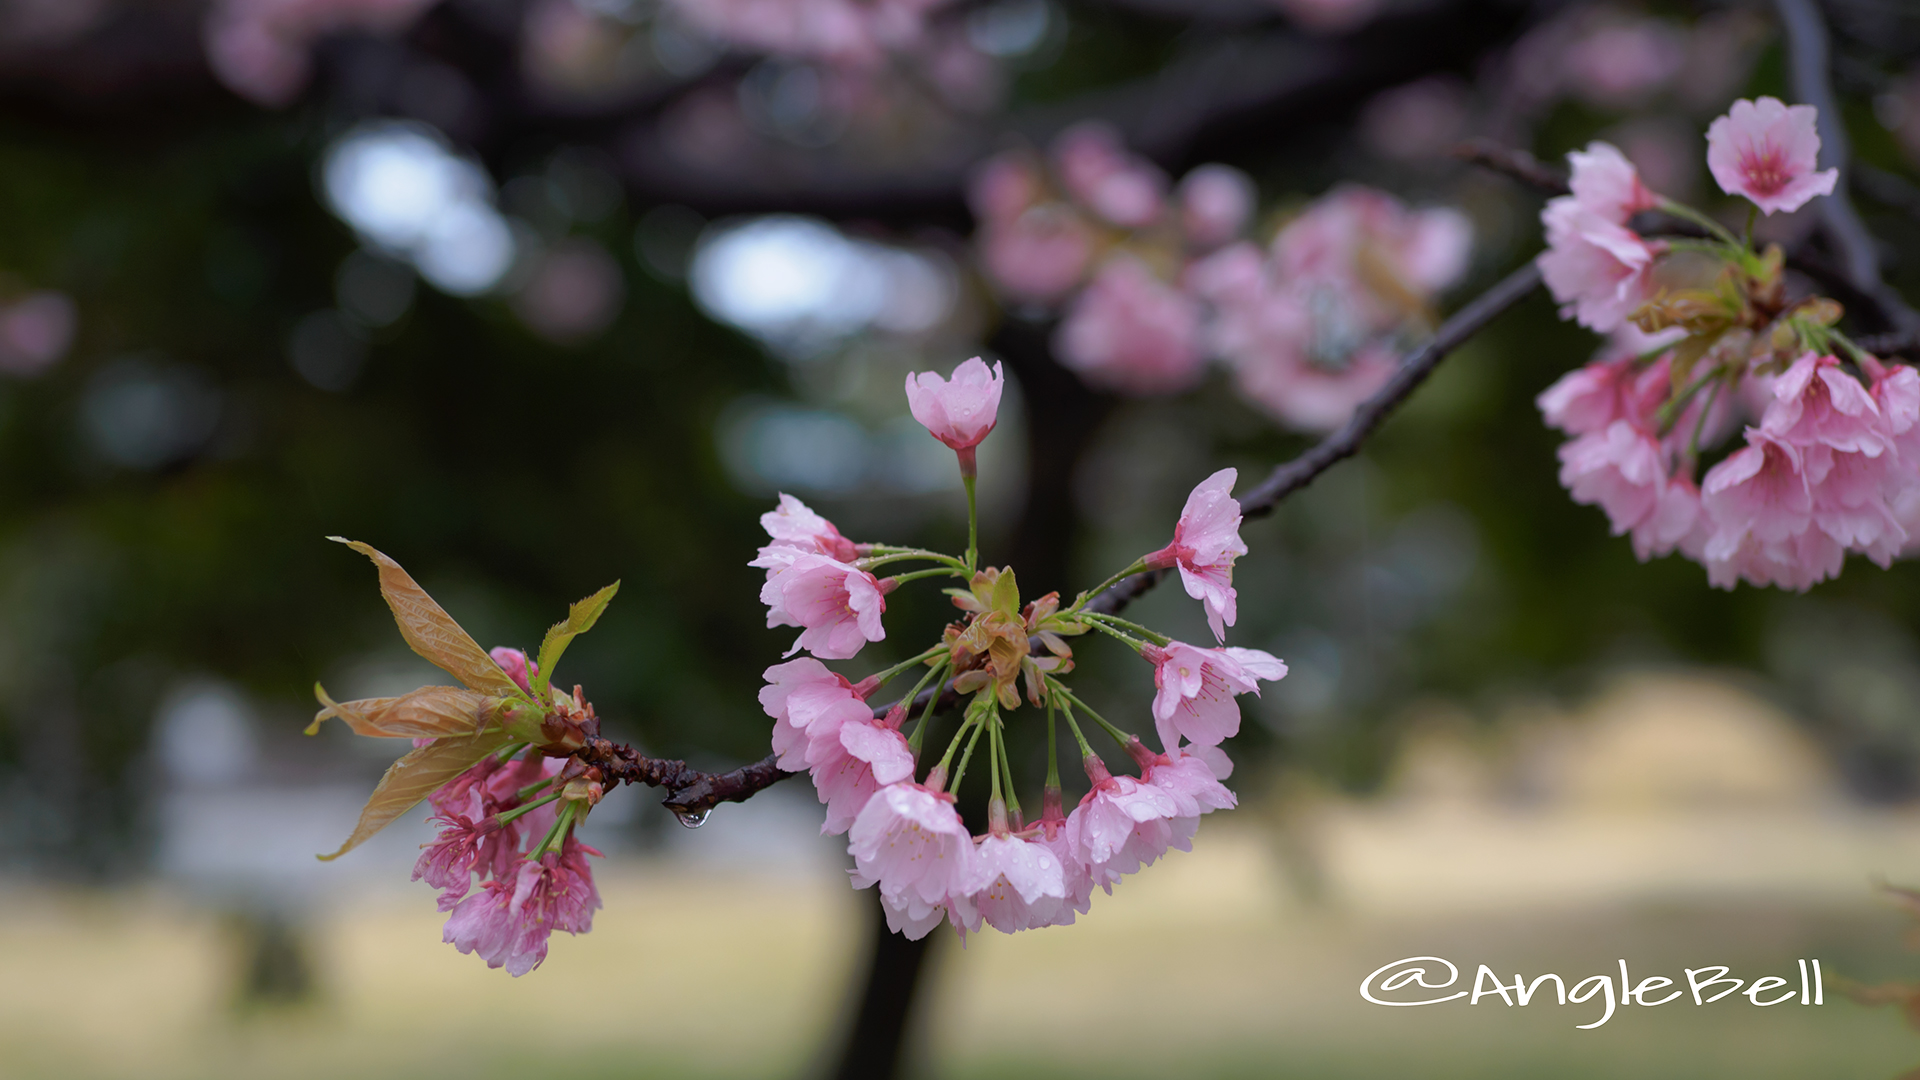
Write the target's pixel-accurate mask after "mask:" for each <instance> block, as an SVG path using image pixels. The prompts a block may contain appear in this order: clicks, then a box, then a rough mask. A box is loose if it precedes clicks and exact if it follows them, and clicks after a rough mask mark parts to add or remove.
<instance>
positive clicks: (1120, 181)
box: [1053, 121, 1167, 229]
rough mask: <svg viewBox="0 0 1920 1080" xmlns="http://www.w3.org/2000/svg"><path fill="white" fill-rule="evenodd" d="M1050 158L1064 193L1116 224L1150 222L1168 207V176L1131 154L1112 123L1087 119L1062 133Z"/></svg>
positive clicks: (1135, 225)
mask: <svg viewBox="0 0 1920 1080" xmlns="http://www.w3.org/2000/svg"><path fill="white" fill-rule="evenodd" d="M1053 160H1054V167H1055V168H1056V169H1057V170H1058V171H1059V173H1060V180H1061V182H1062V183H1063V184H1065V185H1066V188H1067V191H1068V192H1070V193H1071V194H1072V195H1073V197H1074V198H1075V199H1077V200H1078V201H1079V202H1080V204H1081V205H1083V206H1085V207H1086V208H1087V209H1088V210H1091V211H1093V212H1094V213H1095V214H1097V215H1099V216H1100V217H1102V218H1105V219H1106V220H1108V221H1110V222H1112V223H1113V224H1115V225H1119V226H1121V227H1123V228H1128V229H1137V228H1140V227H1142V226H1145V225H1151V224H1152V223H1153V222H1154V221H1155V219H1157V218H1158V217H1159V216H1160V213H1161V211H1162V210H1163V209H1165V207H1166V190H1167V178H1166V174H1164V173H1162V172H1161V171H1160V170H1159V169H1158V168H1156V167H1154V166H1153V165H1152V164H1151V163H1149V162H1147V161H1145V160H1144V159H1141V158H1139V157H1135V156H1134V155H1132V154H1129V153H1128V152H1127V150H1126V147H1125V146H1124V145H1122V143H1121V141H1120V134H1119V132H1118V131H1116V130H1114V128H1113V127H1112V126H1111V125H1108V124H1104V123H1101V122H1099V121H1086V122H1083V123H1080V124H1076V125H1074V126H1073V127H1070V128H1068V129H1067V130H1065V131H1063V132H1061V133H1060V135H1059V137H1058V138H1056V139H1055V140H1054V143H1053Z"/></svg>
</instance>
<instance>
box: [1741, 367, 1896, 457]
mask: <svg viewBox="0 0 1920 1080" xmlns="http://www.w3.org/2000/svg"><path fill="white" fill-rule="evenodd" d="M1760 426H1761V428H1762V429H1764V430H1765V431H1766V432H1767V433H1768V434H1770V435H1773V436H1775V437H1777V438H1779V439H1780V440H1781V441H1783V442H1788V443H1792V444H1793V445H1795V446H1801V447H1808V446H1830V447H1832V448H1833V449H1835V450H1842V451H1850V452H1855V453H1861V454H1865V455H1867V456H1868V457H1878V456H1880V455H1881V454H1883V453H1885V452H1886V451H1887V450H1889V449H1891V448H1892V445H1893V444H1892V432H1890V431H1889V430H1887V428H1886V425H1885V424H1883V423H1882V421H1881V417H1880V407H1879V406H1878V405H1876V404H1875V403H1874V400H1873V395H1872V394H1870V393H1869V392H1868V391H1867V388H1866V387H1865V386H1862V385H1861V384H1860V380H1858V379H1856V378H1854V377H1853V376H1851V375H1848V374H1847V373H1846V372H1845V371H1844V370H1842V369H1841V367H1840V361H1839V360H1838V359H1836V358H1834V357H1832V356H1815V355H1814V354H1812V353H1808V354H1806V355H1805V356H1802V357H1801V358H1800V359H1798V360H1796V361H1794V362H1793V365H1792V366H1791V367H1789V368H1787V370H1786V372H1785V373H1784V374H1782V375H1781V376H1780V377H1779V378H1777V379H1775V380H1774V381H1773V401H1772V402H1771V403H1770V404H1768V405H1767V411H1766V413H1765V414H1764V415H1763V416H1762V417H1761V419H1760Z"/></svg>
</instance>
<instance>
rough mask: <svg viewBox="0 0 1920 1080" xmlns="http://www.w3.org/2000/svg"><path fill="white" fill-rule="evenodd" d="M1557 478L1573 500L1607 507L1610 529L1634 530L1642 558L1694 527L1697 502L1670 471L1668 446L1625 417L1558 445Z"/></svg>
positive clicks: (1658, 552)
mask: <svg viewBox="0 0 1920 1080" xmlns="http://www.w3.org/2000/svg"><path fill="white" fill-rule="evenodd" d="M1560 462H1561V465H1560V483H1561V484H1562V485H1564V486H1565V487H1566V488H1567V490H1568V491H1569V492H1570V493H1571V494H1572V495H1573V501H1574V502H1577V503H1580V504H1582V505H1585V506H1598V507H1600V508H1601V509H1602V510H1604V511H1606V514H1607V520H1608V521H1609V522H1610V523H1611V524H1612V526H1613V534H1614V535H1615V536H1620V535H1623V534H1625V533H1629V532H1631V533H1632V534H1633V550H1634V554H1635V555H1637V556H1638V557H1639V558H1640V560H1641V561H1642V562H1645V561H1646V560H1647V559H1649V558H1652V557H1653V556H1655V555H1664V554H1666V553H1667V552H1670V551H1672V550H1673V549H1674V548H1676V547H1678V546H1679V544H1680V542H1681V541H1682V540H1684V539H1685V538H1686V537H1687V536H1688V535H1690V534H1691V533H1692V532H1693V529H1694V526H1695V524H1696V522H1697V521H1698V519H1699V515H1700V508H1699V503H1698V500H1697V497H1696V496H1695V494H1694V492H1693V488H1692V485H1691V484H1690V483H1677V482H1675V481H1674V480H1673V479H1672V478H1671V477H1670V476H1669V474H1668V466H1667V451H1666V449H1665V448H1664V447H1662V446H1661V444H1660V442H1659V440H1658V439H1656V438H1655V437H1654V436H1653V435H1652V434H1651V433H1649V432H1647V431H1645V430H1643V429H1641V428H1639V427H1637V426H1635V425H1634V424H1632V423H1630V422H1628V421H1626V420H1615V421H1614V422H1613V423H1611V424H1609V425H1608V426H1607V428H1606V430H1604V431H1597V432H1593V433H1590V434H1587V435H1582V436H1580V437H1579V438H1577V439H1575V440H1573V441H1572V442H1569V443H1567V444H1565V445H1564V446H1562V447H1561V448H1560Z"/></svg>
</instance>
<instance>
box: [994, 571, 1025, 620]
mask: <svg viewBox="0 0 1920 1080" xmlns="http://www.w3.org/2000/svg"><path fill="white" fill-rule="evenodd" d="M993 610H995V611H1001V612H1005V613H1006V614H1008V615H1013V616H1016V617H1017V616H1018V615H1019V614H1020V583H1019V582H1017V581H1015V580H1014V577H1013V567H1011V566H1008V567H1003V568H1002V569H1001V571H1000V576H999V577H998V578H996V579H994V582H993Z"/></svg>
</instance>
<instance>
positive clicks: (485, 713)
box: [307, 683, 500, 739]
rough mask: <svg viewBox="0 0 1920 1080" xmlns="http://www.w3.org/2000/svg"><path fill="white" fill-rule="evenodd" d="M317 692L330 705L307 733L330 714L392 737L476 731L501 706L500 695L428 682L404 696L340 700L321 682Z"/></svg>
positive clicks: (364, 731)
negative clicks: (429, 683)
mask: <svg viewBox="0 0 1920 1080" xmlns="http://www.w3.org/2000/svg"><path fill="white" fill-rule="evenodd" d="M313 696H315V697H317V698H319V699H320V704H322V705H324V706H326V708H323V709H321V710H320V711H319V712H318V713H316V714H314V717H313V723H311V724H309V725H307V734H309V735H312V734H314V733H315V732H318V731H319V730H320V723H321V721H323V720H325V719H327V718H328V717H338V718H339V719H340V721H341V722H342V723H344V724H346V725H347V726H348V727H350V728H352V729H353V733H354V734H356V735H372V736H376V737H385V738H390V739H437V738H441V737H444V736H447V735H471V734H473V733H474V732H476V731H480V730H482V729H484V728H485V727H486V726H487V725H488V723H489V722H490V721H491V720H492V719H493V714H494V711H495V710H496V709H497V708H498V707H499V705H500V699H499V698H497V697H490V696H488V695H486V694H483V693H481V692H480V691H478V690H468V689H465V688H463V687H458V686H423V687H421V688H420V689H418V690H415V691H413V692H411V693H407V694H402V695H400V696H399V697H385V698H362V699H361V700H359V701H347V702H339V701H335V700H333V699H332V698H330V697H328V696H327V692H326V691H325V690H323V689H321V688H320V684H319V683H315V684H313Z"/></svg>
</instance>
